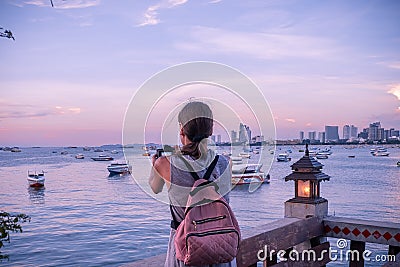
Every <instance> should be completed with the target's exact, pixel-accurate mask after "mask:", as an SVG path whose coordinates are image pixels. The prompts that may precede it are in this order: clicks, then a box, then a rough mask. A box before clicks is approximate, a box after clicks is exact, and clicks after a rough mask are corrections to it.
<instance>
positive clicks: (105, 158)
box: [91, 155, 114, 161]
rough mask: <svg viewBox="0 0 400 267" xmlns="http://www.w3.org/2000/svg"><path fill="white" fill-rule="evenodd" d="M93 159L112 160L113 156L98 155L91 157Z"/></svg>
mask: <svg viewBox="0 0 400 267" xmlns="http://www.w3.org/2000/svg"><path fill="white" fill-rule="evenodd" d="M91 159H92V160H94V161H110V160H114V158H113V157H110V156H107V155H99V156H98V157H93V158H91Z"/></svg>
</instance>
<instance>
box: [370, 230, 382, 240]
mask: <svg viewBox="0 0 400 267" xmlns="http://www.w3.org/2000/svg"><path fill="white" fill-rule="evenodd" d="M372 235H373V236H374V237H375V239H378V238H379V237H381V233H379V232H378V231H375V232H374V233H373V234H372Z"/></svg>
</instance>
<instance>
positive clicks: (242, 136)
mask: <svg viewBox="0 0 400 267" xmlns="http://www.w3.org/2000/svg"><path fill="white" fill-rule="evenodd" d="M250 140H251V130H250V127H249V126H247V125H245V124H243V123H240V124H239V142H249V141H250Z"/></svg>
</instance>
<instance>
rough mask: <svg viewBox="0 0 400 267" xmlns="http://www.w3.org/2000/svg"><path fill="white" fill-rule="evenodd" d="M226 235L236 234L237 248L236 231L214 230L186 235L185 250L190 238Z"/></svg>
mask: <svg viewBox="0 0 400 267" xmlns="http://www.w3.org/2000/svg"><path fill="white" fill-rule="evenodd" d="M228 233H236V234H237V237H238V247H239V243H240V237H239V233H238V231H236V229H222V230H214V231H208V232H203V233H189V234H187V235H186V249H188V239H189V237H191V236H198V237H203V236H208V235H218V234H228Z"/></svg>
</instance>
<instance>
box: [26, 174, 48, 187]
mask: <svg viewBox="0 0 400 267" xmlns="http://www.w3.org/2000/svg"><path fill="white" fill-rule="evenodd" d="M44 181H45V179H44V171H42V172H36V171H35V172H31V171H28V183H29V186H31V187H42V186H44Z"/></svg>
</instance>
